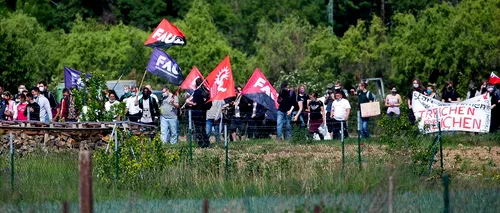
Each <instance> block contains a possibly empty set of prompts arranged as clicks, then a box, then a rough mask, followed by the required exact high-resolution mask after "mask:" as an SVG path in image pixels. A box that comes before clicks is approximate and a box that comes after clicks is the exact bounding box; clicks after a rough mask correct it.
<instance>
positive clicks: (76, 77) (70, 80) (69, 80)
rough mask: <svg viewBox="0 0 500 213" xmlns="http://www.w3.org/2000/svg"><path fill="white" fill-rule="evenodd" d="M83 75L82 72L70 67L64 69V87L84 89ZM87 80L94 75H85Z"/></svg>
mask: <svg viewBox="0 0 500 213" xmlns="http://www.w3.org/2000/svg"><path fill="white" fill-rule="evenodd" d="M81 75H82V73H81V72H80V71H77V70H74V69H71V68H69V67H66V66H65V67H64V87H66V88H68V89H71V88H82V87H83V86H84V83H83V81H82V79H81V77H80V76H81ZM85 76H86V78H89V77H91V76H92V75H90V74H87V75H85Z"/></svg>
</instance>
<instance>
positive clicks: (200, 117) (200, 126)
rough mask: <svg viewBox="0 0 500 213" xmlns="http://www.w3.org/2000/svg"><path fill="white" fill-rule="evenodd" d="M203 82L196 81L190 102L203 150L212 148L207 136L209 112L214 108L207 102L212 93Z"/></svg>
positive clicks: (198, 138) (197, 134)
mask: <svg viewBox="0 0 500 213" xmlns="http://www.w3.org/2000/svg"><path fill="white" fill-rule="evenodd" d="M202 83H203V80H201V79H199V78H198V79H196V87H197V88H198V89H196V90H195V91H194V93H193V98H192V99H191V100H189V101H188V104H189V106H190V107H191V115H192V121H193V124H194V131H195V136H196V140H197V141H198V145H199V146H200V147H202V148H207V147H210V141H209V140H208V137H207V134H206V120H207V119H206V118H207V117H206V116H207V110H209V109H210V107H212V103H211V102H209V103H207V101H208V100H209V99H210V93H209V91H208V89H207V88H205V86H202Z"/></svg>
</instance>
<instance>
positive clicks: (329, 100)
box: [325, 83, 335, 135]
mask: <svg viewBox="0 0 500 213" xmlns="http://www.w3.org/2000/svg"><path fill="white" fill-rule="evenodd" d="M334 87H335V85H334V84H332V83H330V84H328V85H326V88H327V94H326V99H325V106H326V109H325V110H326V127H327V128H328V132H329V133H330V135H332V132H333V127H334V123H335V120H334V119H333V117H332V113H331V112H332V104H333V100H335V91H334V90H333V88H334Z"/></svg>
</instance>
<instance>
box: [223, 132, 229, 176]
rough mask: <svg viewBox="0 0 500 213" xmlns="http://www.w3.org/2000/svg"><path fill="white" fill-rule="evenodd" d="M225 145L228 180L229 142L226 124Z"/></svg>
mask: <svg viewBox="0 0 500 213" xmlns="http://www.w3.org/2000/svg"><path fill="white" fill-rule="evenodd" d="M224 142H225V143H224V145H225V147H226V178H228V177H229V153H228V146H229V144H228V141H227V124H224Z"/></svg>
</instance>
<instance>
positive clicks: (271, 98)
mask: <svg viewBox="0 0 500 213" xmlns="http://www.w3.org/2000/svg"><path fill="white" fill-rule="evenodd" d="M241 95H244V96H245V97H247V98H249V99H250V100H252V101H255V102H257V103H258V104H261V105H262V106H264V107H266V108H267V109H268V110H271V111H276V110H277V109H278V101H277V98H278V93H277V92H276V90H275V89H274V87H273V85H271V83H270V82H269V81H268V80H267V78H266V76H264V74H262V72H261V71H260V70H259V68H255V71H254V72H253V74H252V77H250V80H248V83H247V84H246V85H245V87H244V88H243V90H242V91H241Z"/></svg>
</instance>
